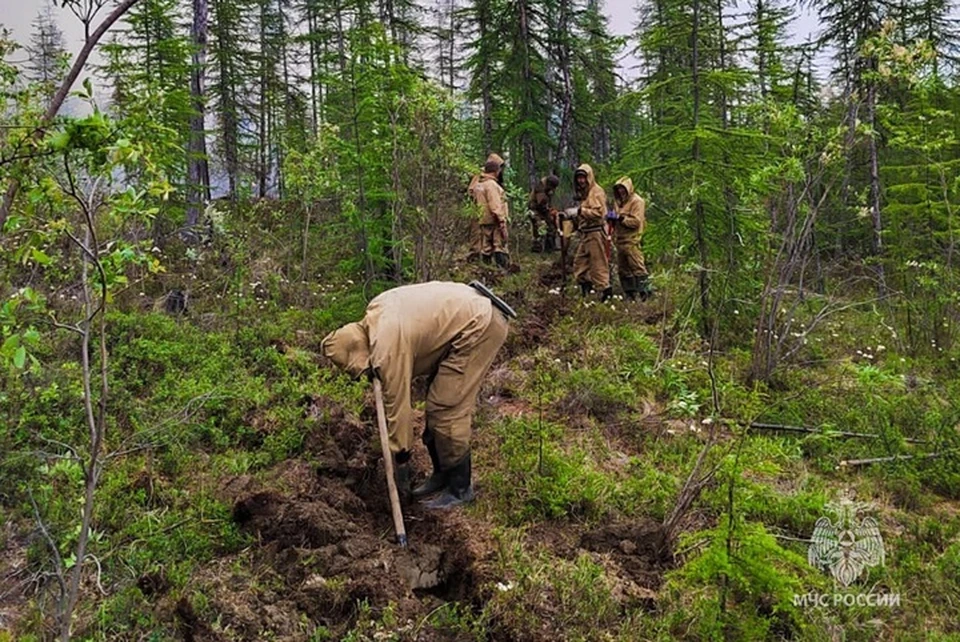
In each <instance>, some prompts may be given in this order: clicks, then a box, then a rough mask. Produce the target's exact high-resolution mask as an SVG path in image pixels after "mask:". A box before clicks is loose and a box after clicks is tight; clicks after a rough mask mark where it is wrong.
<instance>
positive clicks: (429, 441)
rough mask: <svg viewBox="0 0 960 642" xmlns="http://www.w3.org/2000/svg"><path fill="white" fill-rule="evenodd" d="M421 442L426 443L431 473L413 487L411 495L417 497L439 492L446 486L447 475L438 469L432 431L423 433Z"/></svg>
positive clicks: (437, 457)
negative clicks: (431, 466) (431, 468)
mask: <svg viewBox="0 0 960 642" xmlns="http://www.w3.org/2000/svg"><path fill="white" fill-rule="evenodd" d="M423 443H424V444H426V445H427V452H428V453H430V461H431V462H433V473H431V475H430V476H429V477H427V479H426V481H424V482H423V483H422V484H420V485H419V486H417V487H416V488H414V489H413V496H414V497H416V498H417V499H420V498H421V497H426V496H427V495H432V494H434V493H439V492H440V491H441V490H443V489H444V488H446V486H447V476H446V474H444V472H443V471H441V470H440V457H439V455H437V442H436V441H434V439H433V433H432V432H431V431H429V430H427V431H424V433H423Z"/></svg>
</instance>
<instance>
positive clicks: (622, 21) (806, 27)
mask: <svg viewBox="0 0 960 642" xmlns="http://www.w3.org/2000/svg"><path fill="white" fill-rule="evenodd" d="M47 4H48V0H0V24H2V25H4V26H5V27H6V28H8V29H11V30H12V31H13V38H14V39H15V40H17V41H18V42H21V43H26V42H27V41H28V40H29V38H30V32H31V24H32V23H33V21H34V20H35V19H36V17H37V14H38V13H40V12H41V11H42V10H43V8H44V7H45V6H47ZM636 4H637V2H636V0H606V8H607V14H608V15H609V16H610V30H611V31H612V32H613V33H614V34H617V35H627V34H629V33H631V32H632V31H633V29H634V27H635V25H636V20H637V17H636V15H637V12H636ZM53 12H54V14H55V15H57V16H59V18H60V20H59V22H60V27H61V29H63V32H64V38H65V39H66V44H67V47H68V49H70V51H71V52H72V53H74V54H75V53H76V52H78V51H79V50H80V48H81V47H82V46H83V28H82V27H81V25H80V22H79V21H78V20H77V19H76V18H75V17H74V16H73V15H72V14H71V13H70V12H69V11H68V10H66V9H58V8H56V7H54V8H53ZM103 13H104V14H105V13H106V11H104V12H103ZM101 17H102V15H101ZM816 26H817V25H816V18H815V17H814V16H812V15H811V14H810V13H809V12H804V13H803V14H802V15H801V16H799V18H798V19H797V20H796V21H794V23H793V26H792V30H793V32H794V33H793V41H794V42H798V43H799V42H804V41H806V40H807V38H808V37H810V35H811V33H812V32H814V31H815V30H816ZM114 28H116V27H114ZM23 57H24V54H23V52H22V51H21V52H20V53H19V55H17V56H16V57H15V59H18V60H22V59H23ZM635 62H636V61H635V60H633V59H632V58H629V57H628V58H625V59H624V60H623V61H622V62H621V65H622V67H623V70H622V71H623V73H624V75H625V76H626V77H631V76H634V75H635V74H633V73H630V70H629V67H631V66H633V65H634V64H635ZM88 73H89V72H88ZM82 77H83V76H81V78H82Z"/></svg>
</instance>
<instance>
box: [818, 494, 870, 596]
mask: <svg viewBox="0 0 960 642" xmlns="http://www.w3.org/2000/svg"><path fill="white" fill-rule="evenodd" d="M871 506H872V505H871V504H870V503H868V502H854V501H853V500H851V499H850V498H849V497H842V498H841V499H840V500H839V501H836V502H830V503H829V504H827V510H828V511H829V512H830V513H832V514H833V515H834V516H835V517H836V520H835V521H832V522H831V521H830V519H829V518H828V517H821V518H820V519H818V520H817V523H816V525H815V526H814V528H813V537H811V538H810V548H809V550H808V551H807V560H808V561H809V562H810V564H811V565H812V566H816V567H818V568H824V569H829V571H830V574H831V575H833V578H834V579H835V580H836V581H837V582H839V583H840V584H841V585H843V586H844V587H847V586H850V584H851V583H852V582H853V581H854V580H856V579H857V578H858V577H860V574H861V573H863V571H864V569H867V568H870V567H872V566H882V565H883V559H884V551H883V539H882V538H881V537H880V528H879V526H878V524H877V520H875V519H874V518H872V517H864V518H863V519H859V520H858V519H857V513H859V512H861V511H863V510H866V509H868V508H870V507H871Z"/></svg>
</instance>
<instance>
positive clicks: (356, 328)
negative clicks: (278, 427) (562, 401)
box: [322, 281, 506, 459]
mask: <svg viewBox="0 0 960 642" xmlns="http://www.w3.org/2000/svg"><path fill="white" fill-rule="evenodd" d="M494 315H500V313H499V312H497V311H495V310H494V308H493V305H492V304H491V302H490V300H489V299H487V298H486V297H484V296H483V295H481V294H480V293H478V292H477V291H476V290H474V289H473V288H472V287H470V286H468V285H464V284H461V283H450V282H439V281H433V282H429V283H418V284H415V285H406V286H401V287H398V288H394V289H392V290H388V291H386V292H384V293H383V294H380V295H379V296H377V297H376V298H374V299H373V300H372V301H371V302H370V304H369V305H368V306H367V311H366V314H365V316H364V318H363V320H362V321H359V322H356V323H349V324H347V325H345V326H343V327H342V328H340V329H339V330H336V331H335V332H332V333H330V334H329V335H327V337H326V338H325V339H324V340H323V344H322V349H323V354H324V355H326V356H327V357H329V358H330V359H331V360H333V362H334V363H336V364H337V365H338V366H340V367H341V368H343V369H344V370H346V371H347V372H349V373H350V374H351V375H353V376H354V377H359V376H360V375H362V374H363V373H364V371H366V370H367V369H368V368H373V369H374V370H375V371H376V372H378V373H379V378H380V380H381V382H382V384H383V402H384V408H385V410H386V415H387V428H388V430H389V433H390V447H391V450H392V451H393V452H394V453H397V452H400V451H409V450H410V447H411V443H412V439H413V425H412V423H413V420H412V418H413V408H412V406H411V390H410V385H411V381H412V379H413V378H414V377H416V376H420V375H436V374H437V372H438V369H440V366H441V364H443V366H444V368H443V371H442V372H441V373H440V374H443V375H444V377H445V378H446V379H449V378H450V377H449V375H450V374H453V375H455V376H456V375H460V376H463V377H464V380H465V381H467V380H468V381H469V384H465V385H462V386H460V385H454V386H452V387H450V386H443V385H439V386H438V385H436V383H437V380H439V379H440V377H437V378H436V380H435V384H434V385H433V386H432V387H435V388H438V390H436V391H432V393H431V397H430V398H428V404H427V413H428V417H427V422H428V424H429V423H430V422H431V417H430V414H431V413H432V412H434V413H436V414H437V416H438V418H437V420H436V421H435V423H436V424H438V425H437V429H438V430H440V431H441V432H442V433H444V434H443V435H442V436H444V437H446V439H447V441H450V440H453V441H454V442H456V443H445V444H444V446H443V448H442V449H441V455H443V456H445V458H447V459H453V458H455V457H457V456H461V455H462V454H463V452H465V449H466V448H467V447H468V444H469V439H470V415H472V410H473V407H474V405H475V401H476V399H475V397H476V389H474V390H470V388H473V387H474V383H475V386H476V388H477V389H478V388H479V382H480V380H481V379H482V377H483V376H484V375H485V374H486V370H487V369H488V368H489V365H490V363H491V362H492V361H493V358H494V356H495V355H496V352H497V350H499V348H500V345H501V344H502V342H503V339H504V338H505V337H506V321H505V320H503V319H502V315H500V316H499V318H494ZM491 326H496V327H498V329H500V330H501V332H500V334H502V336H500V335H498V338H499V342H497V341H494V342H493V343H492V344H491V343H490V342H489V341H488V335H489V328H490V327H491ZM493 344H495V345H493ZM491 350H492V354H488V353H490V351H491ZM478 352H481V353H483V354H482V355H481V356H482V358H480V359H477V358H476V354H477V353H478ZM473 370H476V371H477V372H473ZM481 370H482V372H481ZM447 371H449V372H447ZM441 383H442V382H441ZM471 393H472V396H471ZM445 414H450V415H451V417H452V418H451V419H450V420H449V421H447V420H446V417H445V416H444V415H445ZM447 424H449V426H447ZM464 433H465V434H464Z"/></svg>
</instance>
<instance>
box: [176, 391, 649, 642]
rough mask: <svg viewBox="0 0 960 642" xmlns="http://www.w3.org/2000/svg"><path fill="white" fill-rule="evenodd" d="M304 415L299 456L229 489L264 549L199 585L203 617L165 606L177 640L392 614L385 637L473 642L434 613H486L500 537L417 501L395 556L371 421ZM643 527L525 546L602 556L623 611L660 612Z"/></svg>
mask: <svg viewBox="0 0 960 642" xmlns="http://www.w3.org/2000/svg"><path fill="white" fill-rule="evenodd" d="M305 412H306V413H307V414H308V415H309V416H310V417H311V418H312V420H313V421H312V422H311V423H312V425H313V426H315V429H313V430H312V431H311V432H310V434H309V435H308V437H307V440H306V444H305V450H304V453H303V454H302V456H301V457H300V458H298V459H293V460H288V461H285V462H283V463H282V464H280V465H279V466H277V467H275V468H274V469H272V470H271V471H269V473H268V474H266V475H263V476H261V477H260V478H259V479H254V478H252V477H250V476H237V477H233V478H230V479H227V480H225V481H224V482H223V483H222V485H221V490H220V493H221V497H222V499H224V500H225V501H229V502H230V503H231V504H232V505H233V507H234V510H233V519H234V520H235V522H236V523H237V524H238V525H239V526H240V528H241V529H243V530H244V531H245V532H247V533H250V534H251V535H252V536H253V537H254V539H255V544H254V545H253V546H251V547H250V548H249V549H247V550H245V551H242V552H241V553H237V554H234V555H230V556H226V557H223V558H220V559H219V560H217V561H216V562H214V563H212V564H209V565H207V566H206V567H204V568H203V569H202V570H201V571H200V572H199V573H197V574H196V575H195V576H194V577H193V578H192V580H191V587H190V588H191V591H192V594H194V595H197V594H202V595H203V596H204V598H205V599H204V600H202V605H201V606H198V605H197V604H195V603H191V602H190V601H188V600H186V599H183V600H180V601H179V602H177V603H176V604H170V605H168V608H170V609H171V610H172V611H173V613H172V615H173V616H174V617H175V618H176V621H177V623H178V630H179V632H180V635H181V637H182V638H183V639H184V640H188V641H189V640H197V641H210V640H260V639H273V640H286V641H293V640H309V639H311V635H314V634H315V633H316V631H317V630H318V628H320V627H323V629H325V630H326V633H327V634H328V636H329V637H328V638H324V639H340V637H341V636H342V635H344V634H345V633H347V632H348V631H350V630H351V629H352V628H353V627H355V626H356V625H357V624H358V621H359V620H360V619H361V618H364V617H367V618H368V619H370V618H372V619H377V618H381V617H382V616H383V614H384V612H385V609H388V608H389V609H390V610H391V616H390V622H391V624H390V628H389V630H390V631H391V632H392V633H394V634H398V637H399V639H402V640H422V641H431V640H463V639H473V638H464V637H463V633H458V632H456V631H452V630H448V629H445V628H443V627H442V626H441V625H439V624H437V625H435V623H434V622H433V621H432V620H433V619H438V618H433V617H432V616H433V615H434V614H435V613H437V612H438V611H440V610H442V607H443V605H444V604H445V603H448V602H456V603H457V604H458V606H459V608H460V610H461V611H463V610H464V609H466V610H468V611H473V612H474V613H479V612H481V611H482V610H483V608H484V604H485V603H486V601H487V600H488V599H489V598H490V596H491V591H495V590H497V589H496V587H497V585H498V582H500V581H501V580H503V579H504V578H502V577H498V576H497V575H496V572H495V570H494V569H495V557H496V546H495V537H494V535H493V534H492V526H491V525H490V524H488V523H486V522H485V521H484V520H482V519H480V518H479V517H473V516H471V514H470V511H464V510H455V511H450V512H430V511H426V510H424V509H423V508H421V507H420V506H418V505H416V504H413V505H409V506H406V507H405V509H404V518H405V524H406V529H407V534H408V538H409V542H410V544H409V547H408V548H407V549H403V548H400V547H399V546H398V545H397V544H396V543H395V537H394V532H393V523H392V520H391V517H390V507H389V504H388V500H387V489H386V481H385V475H384V471H383V466H382V457H381V456H380V455H379V453H380V448H379V444H378V442H377V440H376V435H375V434H374V432H373V430H372V425H373V423H374V422H373V421H372V420H371V419H372V418H364V419H361V418H359V417H352V416H349V415H347V414H346V413H344V412H343V410H342V409H340V408H339V407H337V406H336V405H335V404H331V403H330V402H328V401H326V400H323V399H309V400H306V402H305ZM414 468H415V469H419V471H420V472H421V474H422V475H425V474H426V473H427V472H428V470H429V461H428V460H427V458H426V454H425V453H421V452H418V453H416V454H415V457H414ZM481 486H482V483H481ZM611 528H612V529H613V530H610V529H611ZM643 528H644V527H636V526H614V525H611V526H608V527H604V529H600V530H594V531H587V530H583V528H582V527H579V528H578V527H577V526H574V525H571V524H569V523H557V524H550V523H547V524H542V525H539V526H538V527H537V528H536V529H535V531H534V532H532V533H531V534H530V539H529V543H530V545H531V546H547V547H550V548H551V549H552V550H553V552H554V553H555V554H557V555H559V556H562V557H571V558H572V557H575V556H576V555H578V554H580V553H584V552H587V553H588V554H593V555H596V556H598V558H601V559H602V560H603V561H604V564H605V566H606V567H607V569H608V573H610V574H612V575H613V576H614V578H613V579H614V581H615V583H616V585H617V586H621V587H625V588H624V589H623V590H622V591H621V592H622V593H623V594H624V599H625V604H627V603H629V604H631V605H633V606H635V605H636V604H637V601H638V600H639V601H640V602H641V603H644V604H646V605H648V606H650V607H651V608H652V607H653V605H654V599H655V593H654V591H655V590H656V588H657V587H658V586H659V584H660V581H661V576H662V572H663V565H662V564H661V562H660V560H658V559H654V558H653V557H652V556H648V555H645V551H644V550H643V540H644V538H645V537H646V535H645V531H644V530H643ZM618 529H619V530H618ZM623 529H626V530H623ZM631 529H633V530H631ZM581 531H582V532H581ZM631 539H633V540H636V541H635V542H634V543H631V542H630V541H629V540H631ZM648 558H649V559H648ZM194 602H196V600H194ZM503 624H504V623H494V622H491V623H490V628H489V630H488V635H487V638H486V639H490V640H511V639H516V638H515V636H514V635H511V633H510V631H509V627H505V626H503ZM525 639H529V638H526V637H525ZM544 639H547V638H544ZM550 639H552V638H550Z"/></svg>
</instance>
